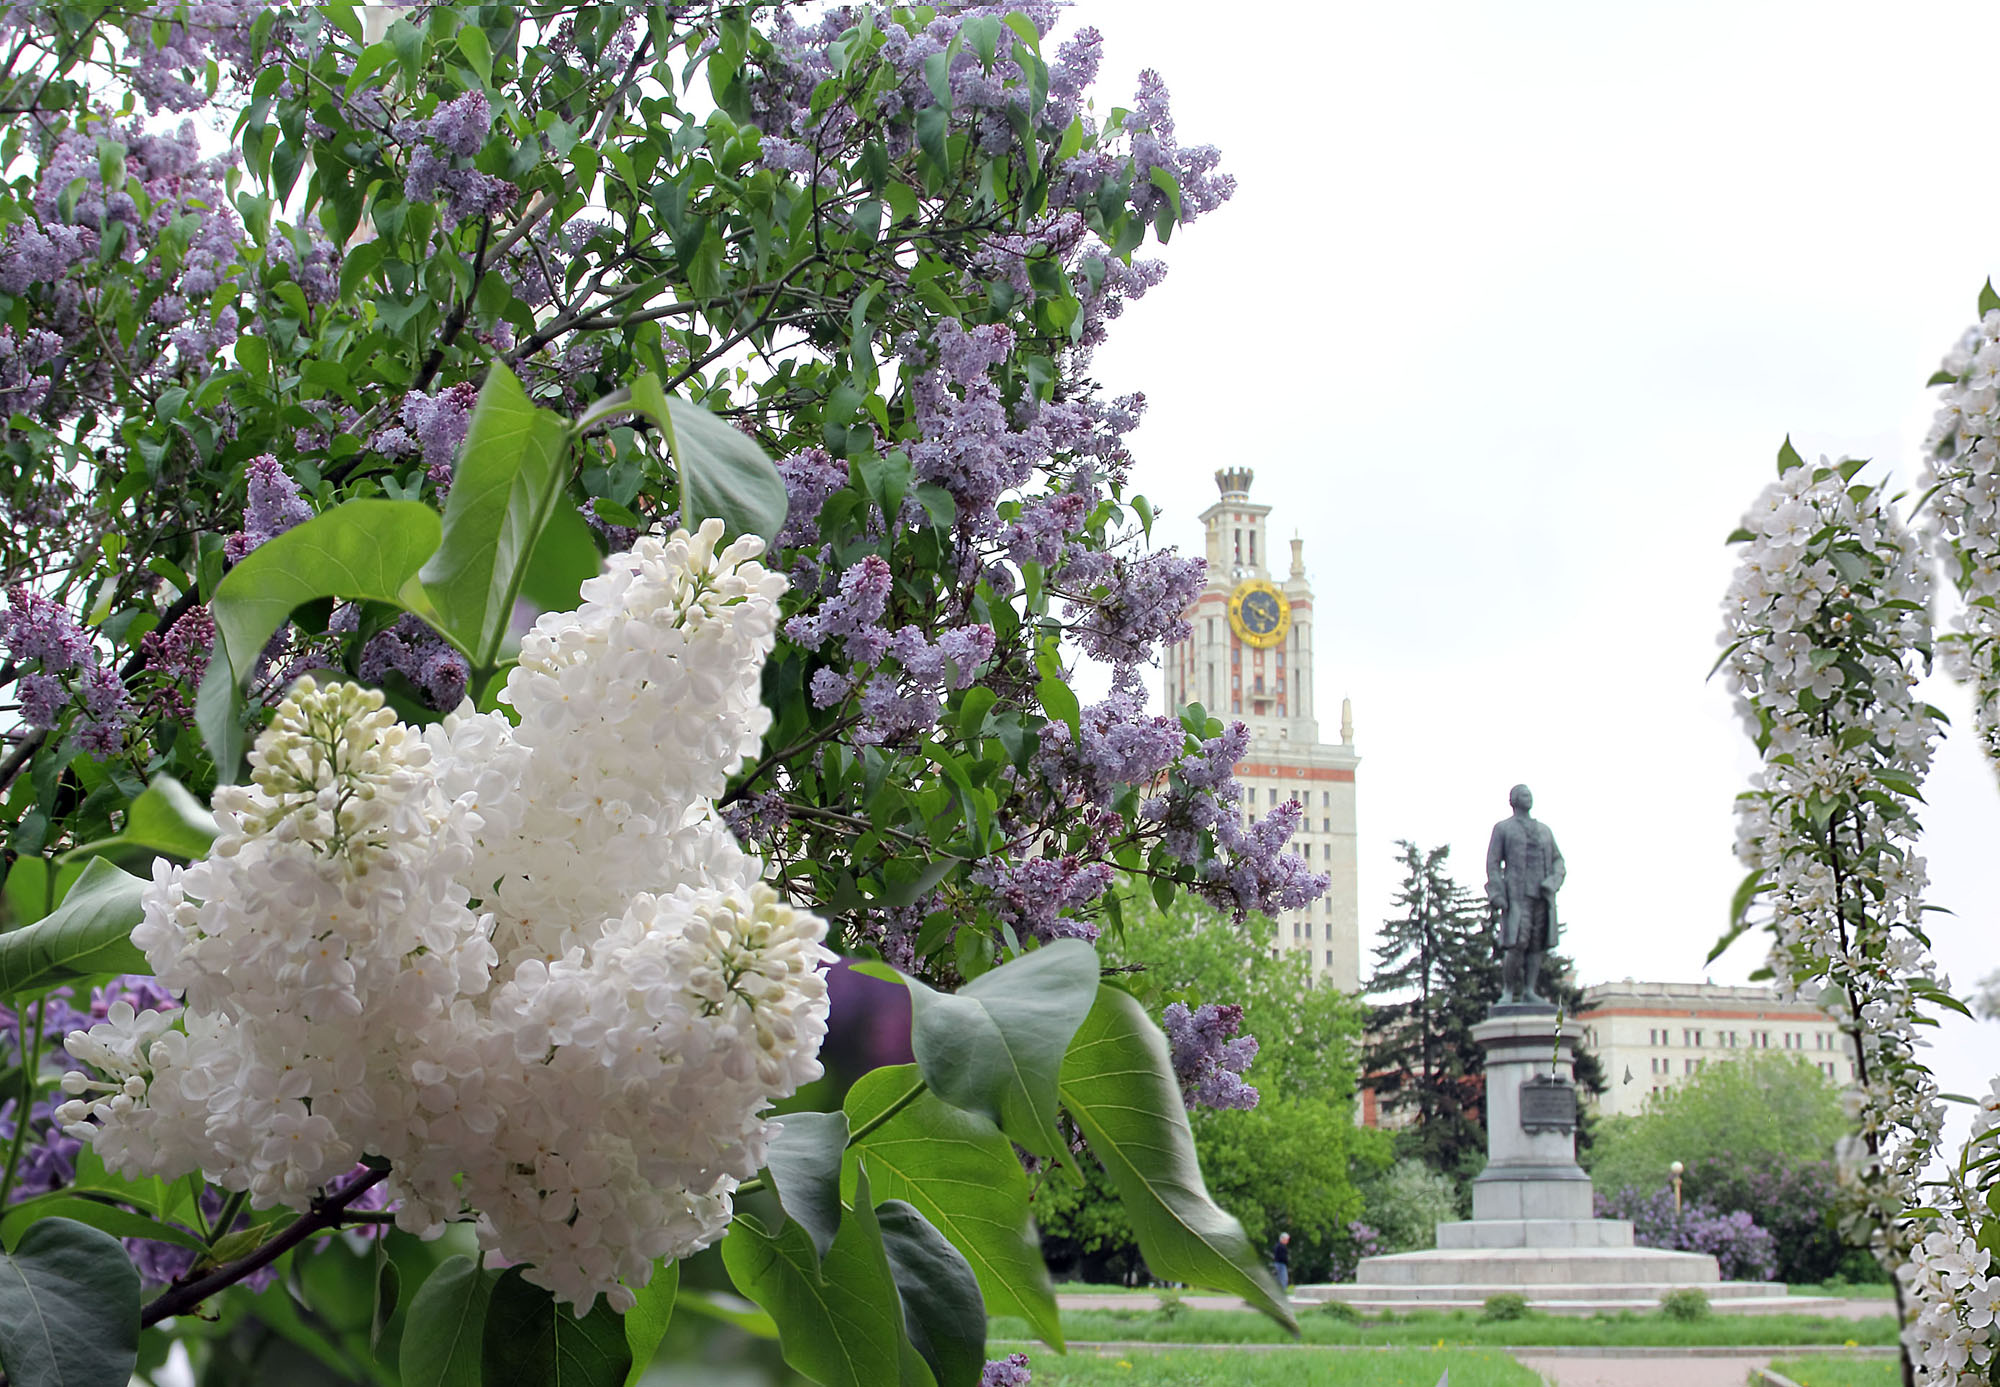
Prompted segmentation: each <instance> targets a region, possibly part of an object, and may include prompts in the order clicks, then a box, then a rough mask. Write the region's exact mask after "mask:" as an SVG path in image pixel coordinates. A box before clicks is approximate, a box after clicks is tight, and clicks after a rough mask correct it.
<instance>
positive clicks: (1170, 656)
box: [1166, 467, 1361, 992]
mask: <svg viewBox="0 0 2000 1387" xmlns="http://www.w3.org/2000/svg"><path fill="white" fill-rule="evenodd" d="M1252 476H1253V473H1252V472H1251V470H1250V469H1249V468H1247V467H1229V468H1224V469H1222V470H1221V471H1219V472H1217V473H1216V474H1215V481H1216V485H1217V487H1218V488H1219V489H1220V491H1221V498H1220V499H1219V500H1217V501H1216V503H1215V504H1214V505H1212V506H1210V507H1209V508H1208V509H1207V510H1205V511H1203V512H1202V514H1201V522H1202V525H1203V529H1204V544H1205V546H1206V550H1205V552H1206V554H1207V557H1208V583H1207V585H1206V586H1205V587H1204V588H1203V589H1202V591H1201V593H1200V595H1199V596H1197V597H1196V598H1195V600H1194V604H1193V605H1192V606H1191V607H1189V608H1188V613H1187V619H1188V622H1189V624H1190V625H1191V626H1192V627H1193V633H1192V634H1191V635H1190V636H1189V638H1188V639H1187V640H1184V641H1179V642H1176V643H1175V644H1173V645H1172V646H1170V647H1168V650H1167V654H1166V701H1167V707H1168V709H1169V711H1171V712H1173V713H1175V714H1178V713H1179V712H1180V710H1181V709H1183V708H1185V707H1186V706H1187V705H1189V704H1191V703H1199V704H1200V705H1201V706H1202V707H1203V708H1205V709H1206V710H1207V711H1208V713H1209V715H1210V716H1212V717H1217V718H1220V719H1222V720H1223V721H1224V722H1225V723H1228V722H1242V723H1244V724H1245V725H1246V726H1247V727H1248V728H1249V729H1250V747H1249V750H1248V751H1247V752H1246V753H1245V755H1244V757H1243V759H1242V760H1241V761H1239V762H1237V765H1236V778H1237V780H1238V781H1239V782H1240V783H1241V784H1242V786H1243V799H1244V802H1243V805H1242V811H1243V814H1244V817H1245V820H1246V821H1248V820H1252V819H1258V818H1262V817H1263V816H1264V815H1265V814H1268V813H1269V812H1270V811H1271V810H1272V809H1273V808H1275V807H1276V806H1277V805H1278V804H1280V803H1282V802H1284V801H1286V800H1297V801H1299V802H1300V805H1301V811H1302V813H1301V817H1300V821H1299V828H1298V832H1297V833H1295V834H1294V835H1293V837H1292V843H1291V847H1292V850H1293V851H1295V852H1297V853H1299V854H1300V855H1301V856H1303V857H1304V858H1305V859H1306V861H1307V862H1308V863H1309V864H1310V865H1311V867H1312V869H1313V870H1314V871H1315V872H1324V873H1326V874H1327V876H1328V877H1329V878H1330V879H1331V884H1330V885H1329V886H1328V888H1327V891H1326V894H1325V895H1324V896H1322V897H1321V898H1320V899H1319V900H1317V901H1314V902H1313V903H1312V905H1311V906H1310V907H1308V908H1307V909H1305V910H1297V911H1289V912H1287V913H1285V914H1284V915H1282V916H1279V917H1278V920H1277V924H1278V937H1277V947H1278V948H1279V949H1281V950H1283V949H1291V950H1304V951H1306V955H1307V958H1308V960H1309V962H1310V963H1311V965H1312V975H1313V978H1314V979H1315V981H1317V982H1320V983H1322V984H1324V985H1327V986H1332V987H1336V988H1339V989H1340V990H1342V991H1345V992H1353V991H1357V990H1359V988H1360V986H1361V920H1360V904H1359V895H1358V886H1357V880H1356V842H1355V811H1354V788H1355V786H1354V771H1355V768H1356V767H1357V766H1358V765H1360V760H1361V758H1360V757H1358V756H1357V755H1356V754H1355V751H1354V719H1353V714H1352V710H1351V708H1350V707H1349V705H1348V703H1347V701H1346V700H1344V699H1343V700H1342V702H1341V709H1340V740H1339V741H1338V742H1327V741H1322V740H1321V739H1320V725H1319V721H1318V719H1317V718H1316V716H1315V715H1314V697H1313V696H1314V671H1313V593H1312V585H1311V584H1310V583H1309V582H1307V581H1306V570H1305V559H1304V553H1303V551H1304V542H1303V541H1302V540H1299V539H1296V538H1295V539H1293V540H1292V541H1291V555H1290V561H1289V563H1288V564H1287V566H1286V568H1285V571H1284V575H1283V577H1279V576H1278V574H1277V569H1276V567H1275V560H1276V556H1275V555H1274V554H1273V552H1272V544H1271V537H1270V532H1269V531H1270V527H1269V524H1268V521H1269V517H1270V514H1271V507H1269V506H1267V505H1263V504H1261V503H1258V502H1253V501H1252V500H1251V499H1250V483H1251V479H1252Z"/></svg>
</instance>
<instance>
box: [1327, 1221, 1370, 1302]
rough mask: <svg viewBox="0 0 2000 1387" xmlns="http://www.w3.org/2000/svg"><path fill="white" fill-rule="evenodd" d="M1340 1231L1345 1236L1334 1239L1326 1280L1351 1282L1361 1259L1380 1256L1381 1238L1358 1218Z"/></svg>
mask: <svg viewBox="0 0 2000 1387" xmlns="http://www.w3.org/2000/svg"><path fill="white" fill-rule="evenodd" d="M1342 1231H1343V1233H1344V1234H1345V1236H1343V1237H1341V1238H1338V1239H1336V1240H1335V1242H1334V1245H1333V1252H1332V1267H1331V1269H1330V1270H1329V1272H1328V1273H1327V1275H1328V1279H1330V1280H1333V1281H1352V1280H1353V1279H1354V1273H1355V1271H1356V1270H1357V1269H1358V1268H1359V1267H1360V1266H1361V1259H1362V1258H1363V1257H1377V1256H1380V1255H1381V1253H1382V1251H1383V1247H1382V1238H1381V1235H1380V1234H1378V1233H1377V1232H1376V1231H1375V1230H1374V1229H1373V1228H1371V1227H1369V1226H1368V1225H1367V1224H1365V1223H1363V1222H1362V1221H1361V1220H1360V1219H1358V1218H1357V1219H1350V1220H1349V1221H1348V1224H1347V1227H1346V1228H1345V1229H1344V1230H1342ZM1341 1303H1342V1302H1339V1301H1328V1302H1327V1304H1329V1305H1337V1304H1341Z"/></svg>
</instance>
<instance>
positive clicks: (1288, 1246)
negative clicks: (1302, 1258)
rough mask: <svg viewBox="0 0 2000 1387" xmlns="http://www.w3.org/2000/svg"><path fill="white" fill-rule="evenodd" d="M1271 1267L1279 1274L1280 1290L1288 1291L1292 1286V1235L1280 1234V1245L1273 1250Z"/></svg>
mask: <svg viewBox="0 0 2000 1387" xmlns="http://www.w3.org/2000/svg"><path fill="white" fill-rule="evenodd" d="M1271 1267H1272V1270H1274V1271H1275V1272H1276V1273H1277V1274H1278V1289H1279V1290H1281V1291H1288V1290H1290V1289H1291V1286H1292V1235H1291V1234H1290V1233H1280V1234H1278V1245H1277V1246H1276V1247H1274V1248H1272V1249H1271Z"/></svg>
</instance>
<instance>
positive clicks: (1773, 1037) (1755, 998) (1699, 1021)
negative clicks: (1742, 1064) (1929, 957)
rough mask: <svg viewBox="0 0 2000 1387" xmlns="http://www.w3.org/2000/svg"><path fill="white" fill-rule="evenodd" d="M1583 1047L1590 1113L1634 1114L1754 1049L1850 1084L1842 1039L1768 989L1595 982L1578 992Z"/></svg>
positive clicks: (1813, 1014) (1822, 1019) (1814, 1012)
mask: <svg viewBox="0 0 2000 1387" xmlns="http://www.w3.org/2000/svg"><path fill="white" fill-rule="evenodd" d="M1583 999H1584V1008H1585V1009H1584V1011H1583V1012H1582V1014H1581V1015H1580V1016H1579V1017H1578V1018H1577V1019H1578V1022H1579V1023H1580V1024H1581V1026H1582V1028H1583V1030H1582V1039H1583V1043H1584V1044H1585V1045H1586V1046H1588V1047H1589V1048H1590V1049H1591V1050H1592V1051H1593V1052H1594V1053H1595V1054H1596V1055H1597V1058H1598V1060H1599V1061H1600V1062H1601V1063H1602V1064H1603V1066H1604V1079H1605V1085H1606V1087H1605V1091H1604V1093H1603V1094H1602V1096H1600V1097H1599V1098H1598V1099H1597V1110H1598V1112H1600V1113H1603V1114H1605V1115H1607V1116H1619V1115H1624V1114H1627V1113H1636V1112H1638V1111H1639V1109H1640V1108H1642V1107H1644V1106H1645V1103H1646V1100H1647V1098H1649V1097H1651V1096H1652V1095H1653V1094H1655V1093H1657V1092H1660V1091H1661V1090H1663V1089H1668V1088H1672V1087H1674V1086H1675V1085H1676V1084H1681V1083H1685V1082H1686V1081H1687V1080H1688V1078H1689V1077H1690V1076H1691V1075H1693V1074H1694V1073H1696V1072H1697V1071H1698V1070H1700V1069H1701V1068H1702V1067H1703V1066H1705V1065H1710V1064H1726V1063H1727V1062H1729V1061H1730V1060H1733V1059H1740V1058H1742V1057H1743V1056H1744V1055H1748V1054H1751V1053H1754V1052H1756V1051H1762V1050H1777V1051H1779V1052H1781V1053H1784V1054H1788V1055H1796V1056H1798V1057H1799V1058H1801V1059H1803V1060H1805V1061H1806V1062H1807V1063H1809V1064H1811V1065H1813V1066H1814V1067H1815V1068H1817V1069H1818V1070H1819V1071H1820V1072H1821V1073H1822V1074H1824V1075H1826V1076H1827V1078H1829V1079H1832V1080H1833V1081H1834V1082H1836V1083H1838V1084H1840V1085H1842V1086H1843V1087H1845V1086H1847V1085H1849V1084H1852V1083H1853V1082H1854V1079H1855V1074H1854V1055H1853V1051H1852V1048H1851V1046H1850V1045H1849V1044H1848V1041H1847V1037H1846V1036H1844V1035H1843V1034H1841V1031H1840V1028H1839V1027H1838V1026H1836V1025H1835V1024H1834V1023H1833V1022H1832V1021H1830V1020H1828V1019H1827V1017H1826V1014H1825V1013H1824V1012H1822V1011H1820V1010H1819V1008H1817V1007H1814V1006H1808V1005H1806V1004H1805V1003H1803V1002H1784V1001H1780V1000H1779V999H1778V994H1777V992H1776V991H1774V990H1773V989H1771V988H1768V987H1718V986H1715V985H1713V984H1709V983H1691V982H1634V981H1633V980H1632V979H1630V978H1627V979H1625V980H1624V981H1623V982H1607V983H1598V984H1596V985H1595V986H1592V987H1586V988H1585V989H1584V990H1583Z"/></svg>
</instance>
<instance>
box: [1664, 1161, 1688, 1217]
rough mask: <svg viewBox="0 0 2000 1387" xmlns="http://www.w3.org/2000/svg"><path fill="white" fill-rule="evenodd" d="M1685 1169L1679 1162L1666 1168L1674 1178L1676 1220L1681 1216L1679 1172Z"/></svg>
mask: <svg viewBox="0 0 2000 1387" xmlns="http://www.w3.org/2000/svg"><path fill="white" fill-rule="evenodd" d="M1686 1169H1687V1167H1686V1166H1684V1165H1682V1164H1681V1163H1680V1162H1679V1161H1675V1162H1674V1163H1673V1164H1672V1165H1670V1166H1668V1167H1667V1173H1668V1174H1670V1175H1672V1176H1673V1177H1674V1217H1675V1218H1676V1219H1678V1218H1679V1217H1680V1216H1681V1172H1682V1171H1684V1170H1686Z"/></svg>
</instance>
